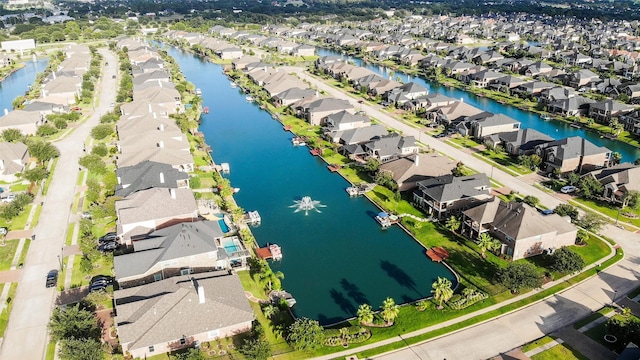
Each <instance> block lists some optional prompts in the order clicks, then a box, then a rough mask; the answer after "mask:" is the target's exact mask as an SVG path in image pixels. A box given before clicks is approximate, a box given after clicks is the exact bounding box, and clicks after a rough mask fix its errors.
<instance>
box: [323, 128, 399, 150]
mask: <svg viewBox="0 0 640 360" xmlns="http://www.w3.org/2000/svg"><path fill="white" fill-rule="evenodd" d="M388 133H389V132H388V131H387V128H386V127H384V125H380V124H374V125H371V126H363V127H357V128H353V129H348V130H341V131H340V130H339V131H330V132H327V133H325V134H324V136H325V138H326V139H327V140H329V141H331V142H334V143H338V144H342V146H341V147H340V148H338V152H340V153H341V154H343V155H345V156H349V157H351V158H355V157H361V158H362V157H364V156H365V154H366V151H365V149H364V148H363V144H366V143H368V142H370V141H372V140H373V139H376V138H379V137H382V136H385V135H387V134H388Z"/></svg>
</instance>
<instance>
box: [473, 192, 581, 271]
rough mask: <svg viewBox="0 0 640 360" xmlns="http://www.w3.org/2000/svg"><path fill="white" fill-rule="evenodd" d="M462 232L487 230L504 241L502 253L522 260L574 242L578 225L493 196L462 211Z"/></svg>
mask: <svg viewBox="0 0 640 360" xmlns="http://www.w3.org/2000/svg"><path fill="white" fill-rule="evenodd" d="M461 232H462V234H464V235H466V236H468V237H469V238H470V239H472V240H477V239H479V238H480V234H483V233H488V234H490V235H491V236H492V237H493V238H495V239H497V240H499V241H500V242H501V243H502V247H501V248H500V254H504V255H507V256H510V257H511V258H512V259H513V260H519V259H523V258H526V257H530V256H534V255H539V254H542V253H543V252H545V251H546V252H548V253H551V252H553V251H554V250H556V249H559V248H562V247H564V246H570V245H574V244H575V241H576V235H577V233H578V229H577V228H576V227H575V226H574V225H573V224H571V222H569V221H567V220H566V219H564V218H562V217H560V216H559V215H558V214H550V215H542V214H541V213H540V212H539V211H537V210H536V209H535V208H533V207H531V206H529V205H527V204H525V203H522V202H516V201H512V202H504V201H502V200H500V199H499V198H494V199H493V200H492V201H489V202H486V203H484V204H480V205H478V206H476V207H473V208H471V209H469V210H466V211H464V212H463V217H462V230H461Z"/></svg>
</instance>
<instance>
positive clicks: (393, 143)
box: [363, 133, 418, 162]
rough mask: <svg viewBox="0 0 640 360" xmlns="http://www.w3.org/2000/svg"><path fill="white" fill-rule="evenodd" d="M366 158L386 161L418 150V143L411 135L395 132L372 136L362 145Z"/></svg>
mask: <svg viewBox="0 0 640 360" xmlns="http://www.w3.org/2000/svg"><path fill="white" fill-rule="evenodd" d="M363 148H364V149H365V151H366V157H367V158H370V157H372V158H375V159H378V160H380V162H386V161H389V160H391V159H395V158H398V157H400V156H406V155H409V154H413V153H417V152H418V145H417V144H416V139H415V138H414V137H413V136H401V135H399V134H397V133H391V134H388V135H384V136H380V137H379V138H374V139H372V140H371V141H370V142H368V143H366V144H364V145H363Z"/></svg>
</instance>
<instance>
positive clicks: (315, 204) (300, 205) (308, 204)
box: [289, 196, 326, 215]
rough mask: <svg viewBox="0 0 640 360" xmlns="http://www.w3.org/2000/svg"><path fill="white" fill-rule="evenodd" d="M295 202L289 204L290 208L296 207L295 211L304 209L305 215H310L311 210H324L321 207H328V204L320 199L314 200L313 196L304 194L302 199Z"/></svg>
mask: <svg viewBox="0 0 640 360" xmlns="http://www.w3.org/2000/svg"><path fill="white" fill-rule="evenodd" d="M293 202H294V204H293V205H291V206H289V207H290V208H296V210H295V211H294V212H298V211H304V214H305V215H309V211H310V210H315V211H316V212H322V211H320V209H318V208H319V207H326V205H322V204H320V201H318V200H312V199H311V196H303V197H302V199H300V200H294V201H293Z"/></svg>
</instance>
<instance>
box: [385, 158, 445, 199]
mask: <svg viewBox="0 0 640 360" xmlns="http://www.w3.org/2000/svg"><path fill="white" fill-rule="evenodd" d="M455 167H456V162H455V161H453V160H451V159H449V158H448V157H446V156H443V155H440V154H437V153H429V154H420V153H416V154H412V155H409V156H403V157H400V158H398V159H395V160H391V161H387V162H385V163H384V164H381V165H380V167H379V168H378V171H384V172H388V173H389V174H391V177H392V178H393V180H394V181H395V182H396V184H398V189H399V191H410V190H413V189H414V188H415V187H416V186H417V185H416V184H417V182H419V181H422V180H426V179H429V178H434V177H439V176H444V175H447V174H451V170H453V168H455Z"/></svg>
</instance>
